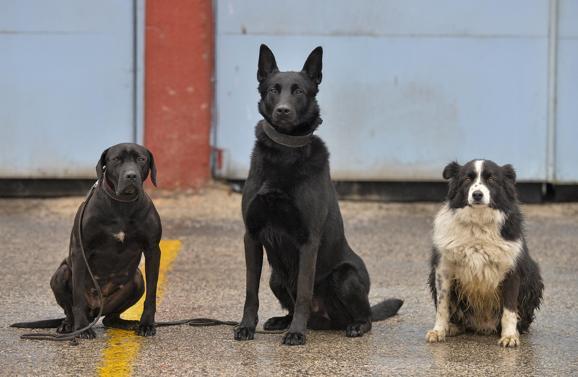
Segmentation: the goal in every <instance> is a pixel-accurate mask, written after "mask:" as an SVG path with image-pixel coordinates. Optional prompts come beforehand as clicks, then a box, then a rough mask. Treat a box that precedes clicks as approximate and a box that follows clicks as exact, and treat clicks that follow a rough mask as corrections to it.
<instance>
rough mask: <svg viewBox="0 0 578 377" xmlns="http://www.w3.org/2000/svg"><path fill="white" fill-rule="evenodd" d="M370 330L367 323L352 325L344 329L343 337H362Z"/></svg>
mask: <svg viewBox="0 0 578 377" xmlns="http://www.w3.org/2000/svg"><path fill="white" fill-rule="evenodd" d="M370 328H371V325H370V324H369V323H353V324H351V325H348V326H347V328H346V329H345V336H347V337H350V338H355V337H359V336H363V334H365V333H366V332H368V331H369V329H370Z"/></svg>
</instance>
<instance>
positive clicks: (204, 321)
mask: <svg viewBox="0 0 578 377" xmlns="http://www.w3.org/2000/svg"><path fill="white" fill-rule="evenodd" d="M155 325H156V326H157V327H167V326H180V325H189V326H192V327H209V326H223V325H224V326H231V327H234V328H236V327H238V326H239V322H235V321H222V320H220V319H214V318H191V319H181V320H176V321H163V322H155ZM285 332H286V331H285V330H257V329H255V334H285Z"/></svg>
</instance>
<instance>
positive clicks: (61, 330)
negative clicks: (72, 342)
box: [56, 319, 72, 334]
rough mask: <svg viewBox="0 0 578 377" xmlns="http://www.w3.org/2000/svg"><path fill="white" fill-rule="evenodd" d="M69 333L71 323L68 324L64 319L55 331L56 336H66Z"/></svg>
mask: <svg viewBox="0 0 578 377" xmlns="http://www.w3.org/2000/svg"><path fill="white" fill-rule="evenodd" d="M71 332H72V323H70V322H69V321H68V320H66V319H65V320H64V321H62V323H61V324H60V326H58V328H57V329H56V333H58V334H68V333H71Z"/></svg>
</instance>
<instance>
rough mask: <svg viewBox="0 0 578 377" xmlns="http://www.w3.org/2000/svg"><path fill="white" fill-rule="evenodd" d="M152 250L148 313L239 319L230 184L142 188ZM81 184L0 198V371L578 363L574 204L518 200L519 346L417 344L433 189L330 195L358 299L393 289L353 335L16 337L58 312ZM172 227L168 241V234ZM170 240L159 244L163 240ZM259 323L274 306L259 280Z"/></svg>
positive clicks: (193, 371) (237, 232) (437, 370)
mask: <svg viewBox="0 0 578 377" xmlns="http://www.w3.org/2000/svg"><path fill="white" fill-rule="evenodd" d="M152 197H153V200H154V202H155V204H156V206H157V208H158V210H159V212H160V214H161V217H162V220H163V227H164V232H163V239H165V240H167V242H166V243H165V244H164V247H165V248H173V249H174V250H173V251H172V252H171V251H169V250H168V249H167V250H166V253H165V249H163V253H165V254H166V255H165V256H166V257H167V258H168V256H170V255H172V256H171V257H170V260H166V261H165V262H166V263H165V267H166V269H165V271H164V272H163V279H164V280H163V284H162V289H161V290H160V292H159V296H160V298H159V300H160V302H159V305H158V309H157V320H159V321H163V320H173V319H181V318H191V317H214V318H220V319H227V320H240V318H241V314H242V308H243V302H244V292H245V287H244V281H245V264H244V256H243V246H242V237H243V224H242V221H241V217H240V195H239V194H234V193H231V192H229V191H228V190H227V189H226V187H223V186H218V185H216V186H213V187H210V188H207V189H205V190H204V191H203V192H201V193H197V194H178V195H176V194H168V193H163V192H155V193H153V194H152ZM81 201H82V198H81V197H72V198H60V199H0V254H1V255H2V263H0V305H1V317H0V318H1V321H0V345H1V346H0V375H5V376H14V375H30V376H32V375H34V376H57V375H58V376H63V375H66V376H68V375H70V376H78V375H86V376H95V375H97V376H110V375H115V376H122V375H130V374H132V375H135V376H170V375H175V376H180V375H187V376H202V375H223V376H244V375H247V376H256V375H258V376H294V375H305V376H341V375H343V376H389V375H391V376H404V375H407V376H420V375H427V376H430V375H436V376H446V375H447V376H452V375H456V376H459V375H468V376H492V375H500V376H533V375H535V376H572V375H574V376H576V375H578V340H577V329H578V305H577V300H576V298H577V297H578V278H577V272H578V258H577V257H578V251H577V249H578V204H556V205H528V206H524V207H523V209H524V212H525V214H526V218H527V240H528V244H529V248H530V254H531V255H532V256H533V257H534V258H535V259H536V260H537V261H538V263H539V264H540V266H541V269H542V274H543V278H544V281H545V286H546V289H545V292H544V303H543V306H542V309H541V310H540V311H539V312H538V315H537V317H536V321H535V322H534V325H533V326H532V327H531V330H530V333H529V334H527V335H523V336H522V337H521V343H522V344H521V346H520V347H518V348H516V349H503V348H500V347H499V346H498V337H497V336H479V335H463V336H459V337H456V338H449V339H448V341H447V342H445V343H442V344H427V343H426V342H425V334H426V332H427V330H429V329H430V328H431V327H432V326H433V323H434V318H435V312H434V307H433V303H432V301H431V297H430V295H429V293H428V290H427V286H426V279H427V274H428V259H429V255H430V248H431V227H432V220H433V216H434V214H435V212H436V210H437V209H438V208H439V206H440V204H439V203H426V204H423V203H421V204H395V203H390V204H387V203H376V202H342V203H341V207H342V213H343V217H344V221H345V229H346V235H347V237H348V240H349V243H350V244H351V245H352V247H353V249H354V250H356V251H357V253H358V254H359V255H361V257H362V258H363V259H364V260H365V263H366V264H367V266H368V270H369V273H370V276H371V279H372V288H371V292H370V301H371V302H372V303H375V302H378V301H380V300H381V299H383V298H385V297H399V298H402V299H403V300H404V301H405V303H404V305H403V307H402V308H401V310H400V312H399V314H398V315H397V316H395V317H393V318H390V319H388V320H386V321H383V322H378V323H375V324H374V326H373V330H372V331H371V333H369V334H367V335H365V336H364V337H362V338H346V337H345V335H344V332H339V331H310V332H309V333H308V334H307V344H306V345H305V346H302V347H287V346H282V345H281V337H282V335H279V334H274V335H271V334H257V335H256V338H255V340H254V341H248V342H237V341H235V340H234V339H233V331H232V329H231V328H230V327H227V326H217V327H203V328H201V327H197V328H195V327H189V326H180V327H172V328H159V329H158V330H157V335H156V336H155V337H151V338H139V337H136V336H135V335H133V334H132V333H129V332H122V331H111V330H105V329H104V328H103V327H102V325H100V324H99V325H98V328H97V330H96V332H97V336H98V337H97V339H95V340H82V341H80V344H79V345H76V346H74V345H71V344H70V343H68V342H64V343H56V342H41V341H29V340H27V341H25V340H20V339H19V335H20V334H23V333H25V332H26V331H24V330H18V329H13V328H10V327H9V325H10V324H11V323H13V322H17V321H24V320H33V319H44V318H56V317H61V316H62V312H61V310H60V308H59V307H58V306H57V305H56V302H55V301H54V298H53V296H52V293H51V291H50V287H49V281H50V277H51V275H52V273H53V272H54V271H55V270H56V268H57V267H58V265H59V263H60V262H61V260H62V259H63V258H64V257H65V256H66V255H67V253H68V239H69V235H70V228H71V226H72V223H73V217H74V213H75V211H76V208H77V207H78V205H79V204H80V202H81ZM179 241H180V242H179ZM171 253H172V254H171ZM268 276H269V273H268V271H267V269H266V270H265V271H264V273H263V277H262V283H261V291H260V292H261V294H260V298H261V300H260V303H261V304H260V313H259V314H260V315H259V318H260V326H261V325H262V323H263V322H264V320H266V319H267V318H268V317H270V316H273V315H279V314H281V313H282V311H281V309H280V307H279V305H278V304H277V302H276V301H275V300H274V298H273V295H272V294H271V292H270V291H269V288H268V283H267V281H268Z"/></svg>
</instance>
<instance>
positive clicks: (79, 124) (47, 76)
mask: <svg viewBox="0 0 578 377" xmlns="http://www.w3.org/2000/svg"><path fill="white" fill-rule="evenodd" d="M136 5H137V1H132V0H126V1H125V0H123V1H118V0H99V1H91V0H54V1H45V0H0V178H15V177H22V178H29V177H33V178H39V177H65V178H77V177H80V178H84V177H93V176H94V174H95V173H94V167H95V165H96V161H97V159H98V157H99V156H100V153H101V152H102V150H103V149H104V148H105V147H107V146H109V145H111V144H114V143H117V142H121V141H134V140H135V138H136V137H137V136H136V134H137V123H138V122H137V118H136V116H137V111H136V104H137V101H136V100H137V98H136V94H135V93H136V92H135V88H136V85H135V84H136V82H135V77H136V73H135V67H136V66H137V64H136V63H137V62H136V61H135V59H137V57H136V54H135V41H136V35H135V29H136V28H135V22H136V14H137V6H136Z"/></svg>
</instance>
